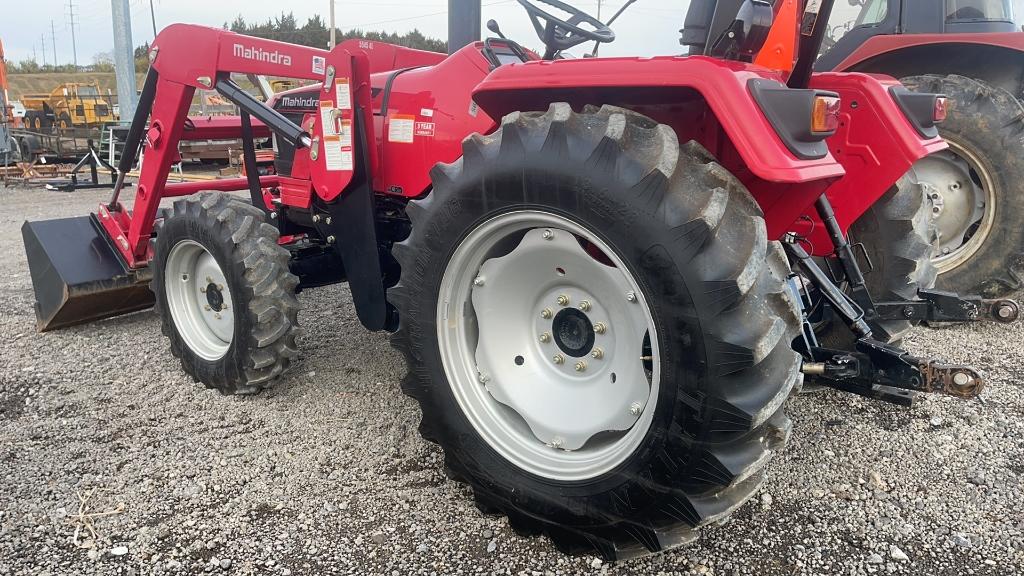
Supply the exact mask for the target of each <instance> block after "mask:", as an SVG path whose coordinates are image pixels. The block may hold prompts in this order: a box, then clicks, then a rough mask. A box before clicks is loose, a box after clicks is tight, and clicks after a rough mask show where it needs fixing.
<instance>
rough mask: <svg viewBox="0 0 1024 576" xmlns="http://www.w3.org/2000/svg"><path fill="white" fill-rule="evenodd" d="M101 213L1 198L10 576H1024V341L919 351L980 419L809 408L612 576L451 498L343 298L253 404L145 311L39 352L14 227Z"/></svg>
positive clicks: (1019, 330) (323, 304)
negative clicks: (782, 446) (663, 548)
mask: <svg viewBox="0 0 1024 576" xmlns="http://www.w3.org/2000/svg"><path fill="white" fill-rule="evenodd" d="M106 194H108V192H105V191H85V192H78V193H74V194H62V193H59V192H47V191H44V190H38V189H33V190H30V189H0V195H2V197H3V201H4V204H5V206H7V209H6V210H5V211H4V212H3V214H2V215H0V222H2V233H0V267H2V269H4V270H7V273H6V274H4V275H3V276H0V331H2V335H3V340H4V346H2V347H0V365H2V366H3V368H2V373H0V574H5V575H7V574H10V575H32V576H42V575H46V574H50V575H58V574H60V575H85V574H125V575H127V574H196V573H212V574H221V573H223V574H239V575H244V574H268V575H286V574H293V575H298V574H396V575H403V576H404V575H406V574H460V573H498V574H533V575H548V574H661V573H664V574H719V575H732V574H759V575H760V574H786V575H789V574H872V573H879V574H887V573H896V574H929V575H933V574H953V573H956V574H964V573H966V574H1020V573H1021V572H1024V508H1022V505H1021V500H1022V496H1024V388H1022V386H1024V370H1022V368H1021V367H1020V366H1019V365H1017V364H1015V362H1017V361H1018V359H1019V358H1020V357H1021V355H1022V352H1024V327H1022V326H1020V325H1018V326H1015V327H1002V326H975V327H958V328H954V329H942V330H928V331H920V332H917V333H915V334H913V335H912V337H911V338H910V339H909V342H908V346H909V347H910V348H911V349H912V350H913V351H914V352H917V353H919V354H935V355H943V356H945V357H946V358H947V359H949V360H951V361H959V362H974V363H975V364H976V365H977V366H979V367H982V368H984V370H985V371H986V373H987V375H988V377H989V388H988V390H987V392H986V393H985V395H984V399H985V401H984V402H979V401H974V402H960V401H956V400H953V399H945V398H926V399H923V400H922V401H921V402H920V403H919V404H918V405H917V406H916V407H914V408H913V409H905V408H899V407H896V406H890V405H884V404H878V403H874V402H870V401H866V400H861V399H858V398H855V397H851V396H847V395H843V394H839V393H834V392H824V393H820V394H815V395H811V396H804V397H801V398H798V399H796V400H795V401H793V402H792V403H791V405H790V414H791V416H792V418H793V420H794V423H795V427H794V434H793V438H792V441H791V443H790V446H789V449H788V450H787V451H786V452H785V453H784V454H783V456H782V457H780V458H777V459H776V460H775V461H773V463H772V464H771V465H770V467H769V474H768V481H767V483H766V484H765V488H764V489H763V490H762V492H761V493H760V495H759V496H758V497H757V498H755V500H754V501H752V502H750V503H748V504H747V505H746V506H745V507H744V508H743V509H741V511H740V512H739V513H738V514H737V515H735V516H734V517H733V518H732V520H731V521H729V522H728V523H726V524H724V525H722V526H718V527H714V528H712V529H709V530H706V531H704V532H703V533H702V535H701V538H700V539H699V540H697V541H696V542H695V543H693V544H692V545H690V546H688V547H685V548H683V549H680V550H676V551H673V552H669V553H666V554H662V555H659V556H654V557H650V558H645V559H641V560H635V561H630V562H623V563H618V564H605V563H602V562H601V561H600V560H598V559H596V558H593V557H572V558H570V557H565V556H563V555H561V554H559V553H558V552H557V551H556V550H555V549H554V548H553V547H552V546H551V545H550V544H549V543H548V542H547V541H545V540H543V539H539V538H533V539H528V538H521V537H519V536H517V535H515V533H514V532H512V531H511V530H510V528H509V527H508V525H507V523H506V522H505V520H504V519H501V518H491V517H485V516H483V515H481V514H480V513H479V512H478V511H477V510H476V508H475V507H474V506H473V505H472V503H471V500H470V497H469V492H468V490H467V489H466V488H465V487H463V486H462V485H460V484H457V483H455V482H452V481H449V480H447V479H446V478H445V476H444V474H443V472H442V471H441V454H440V451H439V449H437V448H436V447H435V446H434V445H432V444H428V443H427V442H425V441H423V440H421V439H420V437H419V435H418V434H417V431H416V427H417V424H418V422H419V413H418V410H417V408H416V406H415V404H414V403H413V402H412V401H411V400H410V399H408V398H406V397H405V396H403V395H402V394H401V392H400V391H399V388H398V382H399V380H400V378H401V376H402V374H403V371H404V367H403V365H402V363H401V360H400V358H399V356H398V355H397V354H396V353H393V352H392V351H391V349H390V347H389V345H388V343H387V339H386V337H385V336H384V335H382V334H368V333H366V332H364V331H363V330H362V328H361V327H360V325H359V323H358V321H357V320H356V318H355V315H354V312H353V311H352V308H351V305H350V303H349V296H348V291H347V289H345V288H344V287H334V288H328V289H323V290H319V291H314V292H310V293H306V294H303V295H302V297H301V301H302V303H303V306H304V307H305V310H306V312H305V313H304V314H303V315H302V317H301V322H302V324H303V325H304V326H305V327H306V329H307V334H306V336H304V337H303V339H302V348H303V350H304V356H303V359H302V360H301V361H300V362H299V363H298V365H297V366H296V367H295V369H294V370H292V371H291V372H290V373H289V374H288V376H287V377H286V378H284V379H283V380H282V381H280V382H279V384H278V385H277V386H276V388H274V389H273V390H272V391H270V392H269V393H266V394H263V395H261V396H259V397H256V398H229V397H222V396H220V395H218V394H216V393H214V392H210V391H206V390H204V389H203V388H202V387H201V386H200V385H197V384H195V383H193V382H191V381H190V380H189V379H187V378H186V377H185V376H184V375H183V373H182V372H181V371H180V369H179V367H178V366H177V364H176V361H175V360H174V359H173V358H172V357H171V356H170V353H169V352H168V351H167V348H166V345H165V342H164V339H163V338H162V337H161V336H160V331H159V326H158V322H157V319H156V317H155V316H154V315H153V313H152V312H144V313H139V314H136V315H133V316H130V317H125V318H120V319H114V320H110V321H106V322H101V323H97V324H92V325H89V326H84V327H79V328H73V329H69V330H64V331H60V332H56V333H50V334H46V335H39V334H37V333H36V332H35V329H34V316H33V312H32V302H33V297H32V290H31V281H30V279H29V275H28V269H27V266H26V262H25V256H24V251H23V249H22V245H21V234H20V226H21V222H22V221H23V220H25V219H41V218H52V217H58V216H73V215H82V214H85V213H87V212H88V211H89V210H90V209H93V208H94V207H95V206H96V205H97V203H98V202H99V199H100V198H102V197H104V196H106ZM82 499H85V503H84V505H83V504H82ZM83 511H84V514H97V513H98V514H101V515H97V516H90V517H88V524H89V526H86V522H85V520H84V518H85V516H83V515H82V514H80V512H83ZM90 526H91V527H92V528H93V529H94V530H95V534H92V533H91V532H90V531H89V527H90ZM76 534H77V539H76Z"/></svg>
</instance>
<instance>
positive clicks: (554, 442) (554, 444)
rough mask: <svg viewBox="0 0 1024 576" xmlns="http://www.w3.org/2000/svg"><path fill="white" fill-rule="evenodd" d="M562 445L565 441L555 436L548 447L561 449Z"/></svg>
mask: <svg viewBox="0 0 1024 576" xmlns="http://www.w3.org/2000/svg"><path fill="white" fill-rule="evenodd" d="M564 443H565V440H562V439H561V438H559V437H558V436H555V437H554V438H552V439H551V442H549V443H548V446H551V447H552V448H561V447H562V444H564Z"/></svg>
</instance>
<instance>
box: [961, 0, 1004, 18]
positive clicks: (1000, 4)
mask: <svg viewBox="0 0 1024 576" xmlns="http://www.w3.org/2000/svg"><path fill="white" fill-rule="evenodd" d="M965 20H966V21H971V20H1002V21H1007V22H1012V21H1013V6H1012V0H946V22H957V21H961V22H962V21H965Z"/></svg>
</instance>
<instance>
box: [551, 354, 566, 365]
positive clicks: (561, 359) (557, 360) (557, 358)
mask: <svg viewBox="0 0 1024 576" xmlns="http://www.w3.org/2000/svg"><path fill="white" fill-rule="evenodd" d="M551 361H552V362H554V363H555V364H565V356H562V355H561V354H555V356H554V357H553V358H552V359H551Z"/></svg>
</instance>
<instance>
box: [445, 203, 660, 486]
mask: <svg viewBox="0 0 1024 576" xmlns="http://www.w3.org/2000/svg"><path fill="white" fill-rule="evenodd" d="M438 296H439V299H438V310H437V331H438V346H439V352H440V354H441V359H442V363H443V365H444V370H445V375H446V377H447V380H448V383H449V385H450V386H451V389H452V392H453V394H454V396H455V399H456V400H457V402H458V403H459V406H460V408H461V409H462V411H463V414H464V415H465V416H466V418H467V419H468V420H469V422H470V423H471V424H472V425H473V427H474V428H475V429H476V430H477V432H478V433H479V434H480V435H481V437H482V438H483V439H484V440H485V441H486V442H487V443H488V444H489V445H490V446H491V447H492V448H493V449H494V450H495V451H497V452H498V453H499V454H501V456H502V457H503V458H505V459H506V460H508V461H509V462H511V463H513V464H515V465H516V466H518V467H519V468H521V469H524V470H526V471H529V472H531V473H533V474H537V475H540V476H543V477H545V478H551V479H557V480H564V481H576V480H583V479H586V478H592V477H594V476H596V475H599V474H603V473H606V472H608V471H610V470H612V469H614V468H615V467H616V466H618V465H619V464H621V463H622V462H623V461H624V459H626V458H627V457H628V456H629V455H631V454H632V453H634V451H635V450H636V449H637V447H638V446H639V445H640V443H641V442H642V441H643V440H644V438H645V437H646V434H647V431H648V430H649V428H650V426H651V422H652V421H653V419H654V414H653V412H654V410H653V406H654V399H656V398H657V397H658V390H659V386H660V384H659V378H660V363H659V361H658V358H659V349H658V342H657V337H656V333H655V331H654V328H653V327H654V321H653V318H652V313H651V309H650V308H649V306H648V305H647V301H646V299H645V297H644V296H643V293H642V292H641V290H639V286H638V285H637V283H636V281H635V280H634V279H633V276H632V275H631V273H630V272H629V271H628V268H627V267H626V265H625V264H624V263H623V261H622V260H621V259H620V258H619V257H618V256H617V255H616V254H615V253H614V252H613V251H612V250H611V249H610V248H608V246H607V244H605V243H604V240H603V239H601V238H599V237H597V236H596V235H595V234H593V233H592V232H590V231H589V230H588V229H587V228H584V227H583V226H581V225H580V224H578V223H576V222H574V221H571V220H569V219H567V218H564V217H562V216H557V215H555V214H551V213H548V212H542V211H537V210H523V211H517V212H510V213H505V214H501V215H499V216H495V217H493V218H492V219H490V220H488V221H486V222H484V223H482V224H480V225H478V226H477V227H476V228H474V229H473V230H472V231H470V232H469V233H468V234H467V236H466V237H465V238H464V239H463V240H462V241H461V242H460V244H459V245H458V246H457V247H456V249H455V251H454V253H453V254H452V256H451V257H450V258H449V260H448V263H447V264H446V269H445V272H444V275H443V278H442V281H441V285H440V287H439V294H438Z"/></svg>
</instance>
